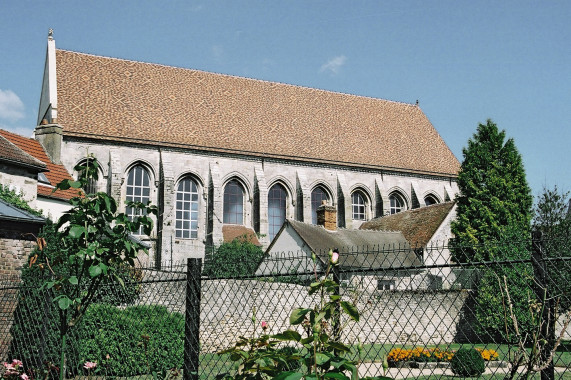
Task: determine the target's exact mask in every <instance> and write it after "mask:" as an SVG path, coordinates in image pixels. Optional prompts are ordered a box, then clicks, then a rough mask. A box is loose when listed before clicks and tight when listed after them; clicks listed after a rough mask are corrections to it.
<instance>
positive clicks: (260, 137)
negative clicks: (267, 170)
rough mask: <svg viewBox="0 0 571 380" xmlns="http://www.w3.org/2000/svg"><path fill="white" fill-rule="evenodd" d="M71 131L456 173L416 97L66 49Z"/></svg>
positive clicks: (66, 115) (64, 108)
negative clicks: (385, 96)
mask: <svg viewBox="0 0 571 380" xmlns="http://www.w3.org/2000/svg"><path fill="white" fill-rule="evenodd" d="M56 67H57V69H56V70H57V86H58V120H57V121H58V123H59V124H60V125H62V127H63V133H64V135H68V136H84V137H96V138H101V139H108V140H114V141H132V142H146V143H151V144H158V145H163V146H173V147H182V148H196V149H201V150H208V151H222V152H235V153H241V154H248V155H254V156H263V157H276V158H286V159H297V160H305V161H316V162H331V163H335V164H342V165H351V166H359V167H373V168H387V169H394V170H403V171H413V172H420V173H434V174H445V175H451V176H455V175H457V173H458V170H459V167H460V165H459V162H458V160H457V159H456V157H455V156H454V155H453V154H452V152H451V151H450V149H449V148H448V146H447V145H446V144H445V142H444V141H443V140H442V138H441V137H440V135H439V134H438V132H437V131H436V129H435V128H434V127H433V126H432V124H431V123H430V121H429V120H428V118H427V117H426V115H425V114H424V113H423V112H422V110H421V109H420V108H419V107H418V106H415V105H411V104H405V103H398V102H392V101H387V100H381V99H373V98H367V97H362V96H354V95H347V94H342V93H335V92H329V91H323V90H317V89H311V88H304V87H299V86H293V85H287V84H282V83H273V82H267V81H261V80H254V79H246V78H240V77H234V76H228V75H221V74H214V73H208V72H203V71H197V70H189V69H181V68H175V67H169V66H162V65H157V64H149V63H141V62H134V61H128V60H121V59H115V58H106V57H99V56H94V55H89V54H83V53H76V52H71V51H66V50H59V49H58V50H56Z"/></svg>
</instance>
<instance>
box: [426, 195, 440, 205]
mask: <svg viewBox="0 0 571 380" xmlns="http://www.w3.org/2000/svg"><path fill="white" fill-rule="evenodd" d="M437 203H438V199H436V197H435V196H434V195H427V196H426V197H424V205H425V206H430V205H435V204H437Z"/></svg>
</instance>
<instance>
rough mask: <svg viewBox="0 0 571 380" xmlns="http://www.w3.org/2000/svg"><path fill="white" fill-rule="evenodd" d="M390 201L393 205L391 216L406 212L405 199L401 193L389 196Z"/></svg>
mask: <svg viewBox="0 0 571 380" xmlns="http://www.w3.org/2000/svg"><path fill="white" fill-rule="evenodd" d="M389 201H390V204H391V207H390V208H391V215H392V214H396V213H397V212H401V211H404V210H406V203H405V201H404V198H403V197H402V195H400V194H399V193H396V192H395V193H392V194H391V195H390V196H389Z"/></svg>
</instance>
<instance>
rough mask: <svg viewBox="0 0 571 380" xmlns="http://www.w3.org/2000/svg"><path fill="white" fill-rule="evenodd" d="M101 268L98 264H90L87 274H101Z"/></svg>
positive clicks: (95, 275)
mask: <svg viewBox="0 0 571 380" xmlns="http://www.w3.org/2000/svg"><path fill="white" fill-rule="evenodd" d="M101 272H102V270H101V268H100V267H99V265H92V266H90V267H89V275H90V276H91V277H97V276H99V275H100V274H101Z"/></svg>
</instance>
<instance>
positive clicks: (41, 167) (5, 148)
mask: <svg viewBox="0 0 571 380" xmlns="http://www.w3.org/2000/svg"><path fill="white" fill-rule="evenodd" d="M0 161H4V162H8V163H11V164H16V165H19V166H24V167H26V168H28V169H32V170H34V171H35V172H38V173H39V172H45V171H46V170H47V166H46V164H44V163H43V162H41V161H40V160H38V159H36V158H34V157H32V156H31V155H29V154H28V153H26V152H24V151H23V150H22V149H20V148H18V147H17V146H16V145H14V144H13V143H12V142H11V141H10V140H8V139H6V138H5V137H4V136H2V135H0Z"/></svg>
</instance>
